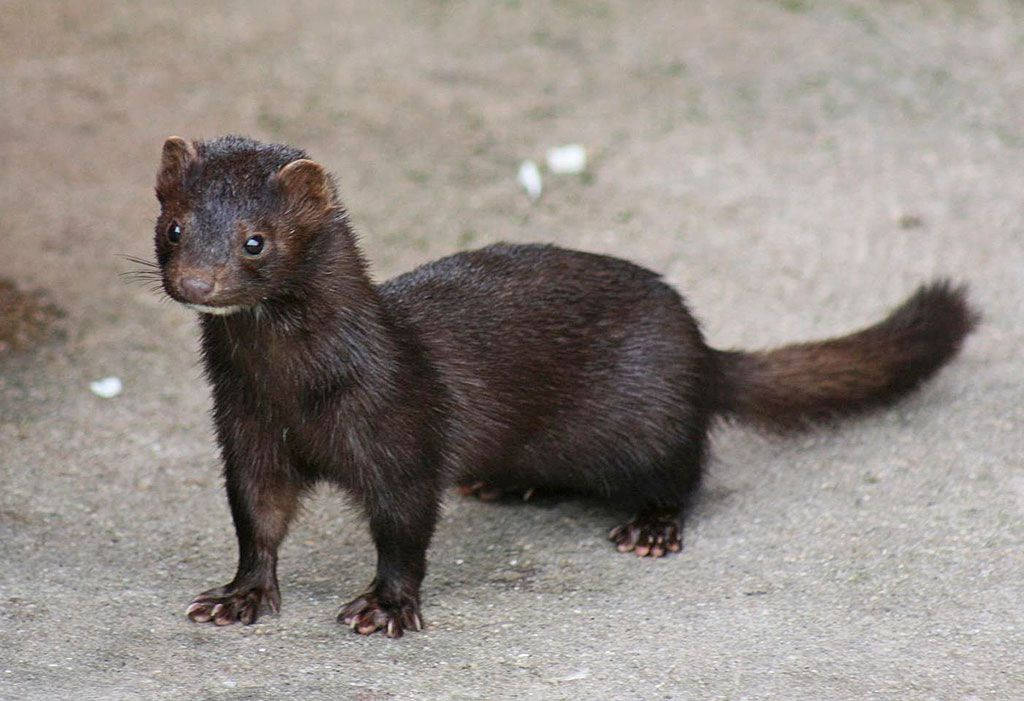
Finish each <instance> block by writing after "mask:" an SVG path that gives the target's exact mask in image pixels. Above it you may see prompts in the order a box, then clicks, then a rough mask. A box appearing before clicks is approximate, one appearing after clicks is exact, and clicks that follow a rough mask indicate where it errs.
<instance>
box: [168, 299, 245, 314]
mask: <svg viewBox="0 0 1024 701" xmlns="http://www.w3.org/2000/svg"><path fill="white" fill-rule="evenodd" d="M182 304H184V305H185V306H186V307H188V308H189V309H191V310H192V311H194V312H199V313H200V314H215V315H216V316H227V315H229V314H234V313H235V312H240V311H242V310H243V309H245V307H244V306H242V305H241V304H226V305H224V306H220V307H211V306H209V305H207V304H193V303H191V302H182Z"/></svg>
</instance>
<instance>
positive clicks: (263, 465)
mask: <svg viewBox="0 0 1024 701" xmlns="http://www.w3.org/2000/svg"><path fill="white" fill-rule="evenodd" d="M271 454H273V452H272V451H271ZM225 457H226V460H227V462H226V465H225V477H226V481H227V492H228V501H229V503H230V505H231V516H232V518H233V519H234V522H235V534H236V535H237V536H238V571H237V572H236V574H235V578H234V579H232V580H231V581H230V582H228V583H227V584H225V585H224V586H221V587H216V588H214V589H210V590H208V591H204V592H203V593H202V594H200V595H199V596H197V597H196V598H195V599H193V600H192V603H191V605H190V606H189V607H188V611H187V614H188V617H189V618H191V619H192V620H193V621H196V622H197V623H204V622H206V621H213V623H215V624H216V625H219V626H223V625H229V624H231V623H235V622H241V623H245V624H250V623H254V622H255V621H256V619H257V617H258V616H259V614H260V611H261V609H262V608H264V606H266V607H268V608H270V609H271V610H272V611H274V612H275V613H276V612H277V611H279V610H280V608H281V594H280V592H279V591H278V587H277V549H278V547H279V546H280V545H281V541H282V540H284V537H285V534H286V533H287V532H288V525H289V523H291V520H292V518H293V517H294V515H295V511H296V507H297V506H298V502H299V494H300V492H301V488H300V485H299V484H298V483H297V482H296V481H295V480H294V479H292V478H291V475H290V473H289V472H288V470H287V467H286V466H284V465H281V464H277V463H275V461H272V460H269V459H263V460H261V459H260V458H261V457H267V456H261V455H259V454H257V453H255V452H254V451H250V454H249V455H246V456H242V457H243V458H247V459H248V461H246V460H245V459H242V460H236V459H234V457H233V456H232V451H230V450H229V449H228V450H225Z"/></svg>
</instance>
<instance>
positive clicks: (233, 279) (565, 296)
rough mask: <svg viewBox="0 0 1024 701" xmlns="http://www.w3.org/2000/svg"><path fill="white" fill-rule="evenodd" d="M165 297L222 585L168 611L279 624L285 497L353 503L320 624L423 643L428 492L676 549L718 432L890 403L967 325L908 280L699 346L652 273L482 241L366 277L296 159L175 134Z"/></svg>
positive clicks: (325, 193) (321, 179) (319, 171)
mask: <svg viewBox="0 0 1024 701" xmlns="http://www.w3.org/2000/svg"><path fill="white" fill-rule="evenodd" d="M156 192H157V197H158V199H159V200H160V203H161V205H162V209H161V212H160V216H159V218H158V219H157V222H156V256H157V262H158V265H159V269H160V274H161V278H162V282H163V287H164V289H165V291H166V292H167V294H168V295H170V296H171V297H172V298H173V299H175V300H177V301H179V302H181V303H183V304H185V305H187V306H189V307H190V308H192V309H194V310H196V311H197V312H199V315H200V322H201V326H202V355H203V360H204V363H205V369H206V374H207V377H208V379H209V381H210V383H211V385H212V389H213V419H214V423H215V425H216V430H217V440H218V442H219V444H220V448H221V452H222V455H223V460H224V475H225V482H226V487H227V494H228V501H229V503H230V506H231V514H232V517H233V519H234V524H235V530H236V533H237V536H238V551H239V557H238V570H237V573H236V574H235V576H234V578H233V579H232V580H231V581H230V582H229V583H227V584H225V585H224V586H222V587H218V588H215V589H211V590H209V591H206V592H203V593H202V594H200V595H199V596H198V597H196V598H195V600H194V601H193V602H192V604H191V606H189V608H188V615H189V616H190V617H191V618H192V620H194V621H200V622H202V621H213V622H214V623H216V624H218V625H225V624H229V623H234V622H236V621H241V622H242V623H252V622H253V621H255V620H256V618H257V616H258V615H259V613H260V612H261V610H262V609H263V608H264V607H269V608H270V609H272V610H274V611H277V610H278V609H279V606H280V594H279V592H278V584H277V552H278V546H279V545H280V544H281V541H282V539H283V538H284V537H285V533H286V532H287V530H288V526H289V523H290V522H291V520H292V518H293V516H294V515H295V512H296V508H297V506H298V504H299V501H300V498H301V497H302V496H303V493H304V492H306V491H307V490H309V489H310V488H311V487H312V486H313V485H314V484H316V483H317V482H319V481H324V480H325V481H328V482H331V483H334V484H336V485H338V486H340V487H342V488H344V489H346V490H348V491H349V492H350V493H351V494H352V495H353V497H354V498H355V500H356V501H357V502H358V503H359V504H360V505H361V506H362V508H363V510H364V511H365V514H366V516H367V518H368V520H369V524H370V531H371V533H372V536H373V540H374V543H375V544H376V547H377V572H376V576H375V577H374V579H373V581H372V582H371V584H370V586H369V587H368V589H367V590H366V592H364V593H363V594H361V595H360V596H358V597H357V598H355V599H354V600H353V601H351V602H350V603H348V604H346V605H345V606H344V607H343V608H342V609H341V612H340V613H339V614H338V619H339V621H342V622H344V623H346V624H348V625H350V626H351V627H352V628H353V629H355V630H356V631H358V632H359V633H363V634H368V633H372V632H374V631H377V630H383V631H384V632H385V633H386V634H387V635H389V636H392V637H398V636H400V635H401V634H402V632H403V631H404V630H406V629H410V628H411V629H416V630H419V629H420V628H421V627H422V625H423V622H422V619H421V617H420V599H419V591H420V582H421V581H422V579H423V576H424V573H425V571H426V552H427V547H428V545H429V544H430V539H431V535H432V533H433V531H434V526H435V522H436V520H437V516H438V503H439V501H440V500H441V497H442V492H443V490H445V489H446V488H447V487H449V486H451V485H458V486H459V487H460V489H461V490H462V491H463V492H464V493H476V494H478V495H480V496H481V497H485V498H493V497H494V496H496V495H498V494H501V493H503V492H512V493H516V492H519V493H526V494H527V495H528V494H530V493H532V490H533V489H534V488H542V489H552V490H558V491H569V492H576V493H581V494H587V495H590V496H593V497H598V498H602V499H605V500H608V501H610V502H613V503H615V504H617V505H622V506H623V507H627V508H629V509H630V510H632V511H633V512H634V513H635V514H636V515H635V517H634V518H633V519H632V520H630V521H629V522H627V523H625V524H623V525H621V526H618V527H617V528H614V529H612V531H611V533H610V534H609V537H610V539H611V540H612V541H613V542H614V543H615V545H616V547H617V548H618V550H620V551H622V552H634V553H636V554H637V555H641V556H652V557H660V556H662V555H665V554H667V553H670V552H675V551H678V550H679V549H680V548H681V547H682V541H681V527H682V526H681V519H682V517H683V515H684V514H685V512H686V509H687V507H688V505H689V504H690V503H691V500H692V497H693V495H694V492H695V490H696V489H697V487H698V485H699V483H700V479H701V472H702V468H703V465H704V462H705V458H706V455H707V434H708V430H709V428H710V426H711V424H712V422H713V420H714V419H715V418H716V417H723V418H726V419H736V420H741V421H746V422H751V423H753V424H755V425H757V426H760V427H762V428H765V429H768V430H773V431H779V432H786V431H792V430H795V429H799V428H802V427H804V426H806V425H808V424H811V423H814V422H821V421H825V420H831V419H832V418H834V417H838V416H841V415H845V414H855V413H858V412H862V411H864V410H867V409H870V408H872V407H878V406H882V405H885V404H888V403H891V402H893V401H894V400H896V399H897V398H899V397H900V396H902V395H903V394H905V393H906V392H908V391H909V390H911V389H913V388H914V387H915V386H916V385H918V384H919V383H920V382H921V381H923V380H925V379H926V378H928V377H929V376H931V375H932V374H934V373H935V372H936V371H937V370H938V369H939V368H940V367H942V366H943V365H944V364H945V363H946V362H947V361H949V359H950V358H952V357H953V356H954V355H955V354H956V352H957V350H958V349H959V347H960V345H961V342H962V341H963V339H964V337H965V336H966V335H967V334H968V333H969V332H970V331H971V329H972V327H973V326H974V324H975V322H976V318H977V317H976V315H975V313H974V312H973V311H972V310H971V308H970V307H969V306H968V304H967V303H966V300H965V290H964V288H963V287H957V286H954V285H952V284H950V283H949V282H946V281H939V282H934V283H932V284H929V285H926V286H923V287H921V288H920V289H919V290H918V291H917V292H916V293H914V295H913V296H911V297H910V299H909V300H907V301H906V302H904V303H903V304H902V305H900V306H899V307H897V308H896V309H895V310H894V311H893V312H891V313H890V314H889V316H887V317H886V318H885V319H884V320H882V321H881V322H879V323H877V324H875V325H874V326H871V327H869V328H867V329H864V330H862V331H858V332H856V333H853V334H851V335H848V336H844V337H842V338H837V339H832V340H827V341H821V342H817V343H802V344H798V345H790V346H785V347H783V348H779V349H777V350H771V351H765V352H755V353H747V352H740V351H718V350H714V349H712V348H709V347H708V346H707V345H706V344H705V342H704V339H703V337H702V336H701V332H700V330H699V328H698V326H697V323H696V321H695V320H694V318H693V316H691V314H690V313H689V311H687V308H686V306H685V304H684V303H683V300H682V299H681V298H680V296H679V294H678V293H676V292H675V290H673V289H672V288H671V287H669V286H668V285H666V284H665V283H664V282H662V280H661V278H660V277H659V275H657V274H656V273H653V272H651V271H649V270H645V269H644V268H641V267H638V266H636V265H634V264H632V263H629V262H627V261H624V260H620V259H617V258H611V257H608V256H601V255H594V254H590V253H582V252H579V251H570V250H565V249H561V248H557V247H555V246H547V245H509V244H497V245H493V246H488V247H487V248H483V249H480V250H475V251H467V252H463V253H457V254H455V255H451V256H448V257H446V258H442V259H441V260H437V261H434V262H431V263H427V264H426V265H423V266H421V267H419V268H416V269H415V270H413V271H411V272H408V273H405V274H404V275H399V276H398V277H396V278H393V279H391V280H388V281H387V282H384V283H382V284H379V285H376V284H374V283H373V282H371V280H370V277H369V275H368V273H367V267H366V263H365V261H364V259H363V257H362V255H361V254H360V252H359V249H358V247H357V245H356V239H355V236H354V235H353V233H352V231H351V229H350V227H349V225H348V222H347V219H346V214H345V210H344V209H343V207H342V205H341V203H340V201H339V199H338V194H337V191H336V188H335V185H334V181H333V179H332V178H331V176H330V175H329V174H328V173H327V172H326V171H325V170H324V169H323V168H322V167H321V166H320V165H318V164H316V163H314V162H313V161H310V160H308V159H307V157H306V154H305V153H304V152H302V151H300V150H298V149H294V148H290V147H287V146H280V145H268V144H261V143H259V142H256V141H252V140H250V139H246V138H242V137H237V136H227V137H222V138H218V139H214V140H211V141H201V142H199V141H197V142H193V143H188V142H186V141H184V140H182V139H180V138H177V137H172V138H170V139H168V140H167V142H166V143H165V144H164V147H163V157H162V161H161V165H160V170H159V174H158V177H157V186H156Z"/></svg>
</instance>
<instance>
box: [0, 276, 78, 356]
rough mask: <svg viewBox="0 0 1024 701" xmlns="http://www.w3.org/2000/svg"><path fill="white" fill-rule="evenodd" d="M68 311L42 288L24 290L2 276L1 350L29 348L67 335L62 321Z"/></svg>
mask: <svg viewBox="0 0 1024 701" xmlns="http://www.w3.org/2000/svg"><path fill="white" fill-rule="evenodd" d="M64 316H65V314H64V310H62V309H61V308H60V307H58V306H57V305H55V304H53V303H51V302H49V301H48V300H47V298H46V293H45V292H43V291H41V290H32V291H29V292H24V291H22V290H19V289H18V286H17V285H15V284H14V282H12V281H11V280H8V279H6V278H0V353H8V352H10V351H20V350H27V349H29V348H32V347H33V346H37V345H39V344H41V343H45V342H47V341H52V340H59V339H62V338H64V330H63V329H61V328H60V327H59V326H58V322H59V321H60V320H61V319H63V318H64Z"/></svg>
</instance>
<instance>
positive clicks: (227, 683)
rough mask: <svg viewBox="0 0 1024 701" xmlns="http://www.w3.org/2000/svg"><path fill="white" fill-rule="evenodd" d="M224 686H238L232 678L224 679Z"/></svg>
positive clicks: (231, 687)
mask: <svg viewBox="0 0 1024 701" xmlns="http://www.w3.org/2000/svg"><path fill="white" fill-rule="evenodd" d="M224 686H226V687H227V688H229V689H234V688H235V687H236V686H238V682H236V681H235V680H234V679H225V680H224Z"/></svg>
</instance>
